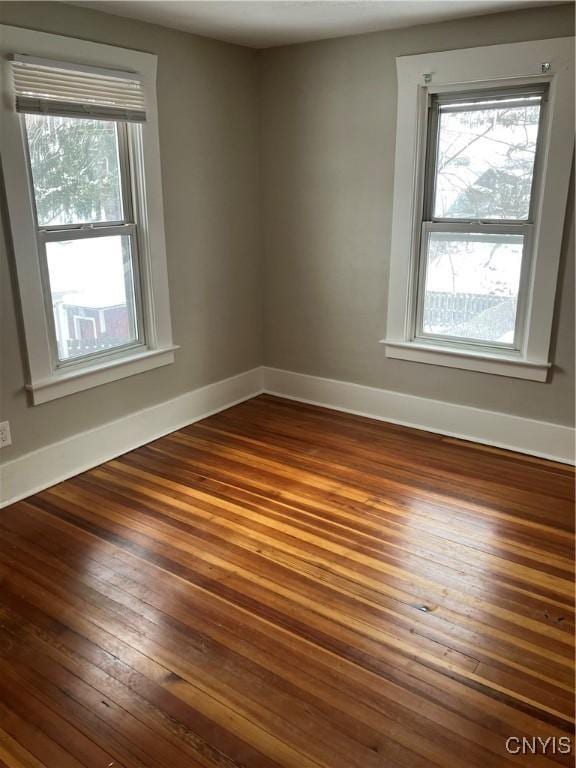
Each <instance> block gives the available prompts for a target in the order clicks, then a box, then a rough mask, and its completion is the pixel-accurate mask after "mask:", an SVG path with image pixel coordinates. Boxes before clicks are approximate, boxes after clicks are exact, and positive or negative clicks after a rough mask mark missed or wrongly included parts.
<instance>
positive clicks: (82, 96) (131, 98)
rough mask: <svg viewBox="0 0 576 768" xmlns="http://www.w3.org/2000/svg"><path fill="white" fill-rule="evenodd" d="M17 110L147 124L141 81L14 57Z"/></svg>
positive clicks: (125, 75)
mask: <svg viewBox="0 0 576 768" xmlns="http://www.w3.org/2000/svg"><path fill="white" fill-rule="evenodd" d="M11 63H12V73H13V77H14V90H15V94H16V110H17V111H18V112H26V113H32V114H43V115H60V116H62V117H85V118H92V119H95V120H126V121H129V122H138V123H139V122H144V121H145V120H146V105H145V101H144V89H143V87H142V82H141V79H140V77H139V76H138V75H137V74H135V73H133V72H122V71H118V70H112V69H104V68H101V67H88V66H84V65H81V64H74V63H71V62H60V61H53V60H51V59H38V58H34V57H32V56H27V55H23V54H13V56H12V62H11Z"/></svg>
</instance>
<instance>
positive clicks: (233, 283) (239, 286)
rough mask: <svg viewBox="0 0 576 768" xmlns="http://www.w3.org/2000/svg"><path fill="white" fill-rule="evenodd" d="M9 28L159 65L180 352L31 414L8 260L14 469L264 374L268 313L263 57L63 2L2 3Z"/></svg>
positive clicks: (7, 454)
mask: <svg viewBox="0 0 576 768" xmlns="http://www.w3.org/2000/svg"><path fill="white" fill-rule="evenodd" d="M0 21H1V22H3V23H5V24H11V25H15V26H23V27H30V28H34V29H39V30H42V31H46V32H54V33H58V34H63V35H70V36H73V37H80V38H84V39H88V40H93V41H96V42H102V43H109V44H112V45H119V46H124V47H126V48H136V49H139V50H144V51H148V52H151V53H155V54H157V55H158V57H159V58H158V106H159V123H160V151H161V161H162V175H163V191H164V211H165V225H166V239H167V253H168V272H169V279H170V296H171V305H172V321H173V330H174V341H175V343H176V344H179V345H180V350H179V351H178V352H177V353H176V362H175V363H174V365H171V366H167V367H164V368H159V369H157V370H154V371H149V372H146V373H142V374H140V375H138V376H132V377H130V378H127V379H123V380H121V381H117V382H114V383H111V384H107V385H104V386H101V387H97V388H95V389H91V390H88V391H85V392H80V393H77V394H75V395H72V396H70V397H66V398H64V399H61V400H54V401H52V402H50V403H46V404H44V405H40V406H35V407H30V406H29V405H28V404H27V400H26V396H25V393H24V391H23V389H22V387H23V384H24V382H25V370H24V361H23V357H22V353H21V350H22V336H21V334H20V333H19V331H18V322H17V314H16V304H15V300H14V281H13V280H11V279H10V275H9V272H8V270H9V266H8V265H9V261H7V259H6V253H5V252H3V253H2V255H1V269H2V275H1V284H2V295H1V312H2V317H1V349H0V364H1V366H2V402H1V408H0V413H1V415H2V419H9V420H10V422H11V427H12V437H13V441H14V445H13V446H12V447H11V448H7V449H5V450H3V451H2V457H1V458H2V461H7V460H10V459H12V458H15V457H16V456H19V455H21V454H24V453H27V452H28V451H31V450H33V449H35V448H38V447H40V446H43V445H47V444H49V443H52V442H54V441H57V440H61V439H63V438H65V437H68V436H70V435H72V434H74V433H76V432H81V431H84V430H87V429H90V428H92V427H95V426H97V425H99V424H101V423H103V422H106V421H112V420H114V419H117V418H120V417H121V416H123V415H125V414H127V413H129V412H132V411H136V410H139V409H141V408H146V407H148V406H151V405H154V404H156V403H160V402H163V401H165V400H168V399H170V398H172V397H176V396H178V395H179V394H182V393H183V392H187V391H189V390H191V389H194V388H196V387H200V386H203V385H205V384H209V383H211V382H213V381H217V380H219V379H222V378H225V377H227V376H232V375H234V374H237V373H240V372H241V371H244V370H248V369H250V368H253V367H254V366H256V365H259V364H260V363H261V359H262V343H261V342H262V327H261V320H262V312H261V281H260V272H261V270H260V234H259V232H260V225H259V214H258V203H259V198H258V183H259V165H258V107H257V100H258V77H257V65H258V62H257V54H256V53H255V52H254V51H252V50H249V49H246V48H241V47H239V46H234V45H228V44H225V43H219V42H215V41H211V40H208V39H205V38H201V37H197V36H193V35H188V34H185V33H180V32H176V31H173V30H168V29H164V28H162V27H157V26H154V25H151V24H144V23H139V22H137V21H133V20H128V19H122V18H119V17H117V16H111V15H108V14H103V13H98V12H95V11H91V10H88V9H84V8H76V7H74V6H70V5H61V4H58V3H50V2H47V3H22V2H14V3H12V2H11V3H4V4H2V5H1V7H0ZM3 218H4V230H5V231H4V235H5V236H6V234H7V232H6V230H7V227H6V217H5V216H4V217H3ZM1 242H2V244H3V243H4V238H2V241H1ZM2 250H3V251H5V249H4V248H2Z"/></svg>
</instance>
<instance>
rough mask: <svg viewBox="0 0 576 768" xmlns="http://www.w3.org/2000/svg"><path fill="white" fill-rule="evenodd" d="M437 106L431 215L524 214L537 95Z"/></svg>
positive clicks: (533, 150)
mask: <svg viewBox="0 0 576 768" xmlns="http://www.w3.org/2000/svg"><path fill="white" fill-rule="evenodd" d="M532 101H533V103H530V104H527V103H526V102H527V100H526V99H522V100H518V102H519V103H520V104H521V106H515V104H514V101H513V100H511V101H508V102H506V103H505V104H504V103H501V104H498V103H497V102H496V103H495V104H494V103H493V104H491V105H486V106H485V107H482V108H481V109H478V108H470V109H466V107H465V106H463V107H460V108H458V109H457V110H456V111H450V108H446V111H445V109H444V108H442V107H441V108H440V117H439V128H438V131H439V133H438V156H437V170H436V195H435V202H434V216H435V218H447V219H459V218H464V219H522V220H525V219H527V218H528V216H529V211H530V193H531V189H532V176H533V172H534V158H535V155H536V139H537V136H538V122H539V119H540V97H539V96H536V97H532Z"/></svg>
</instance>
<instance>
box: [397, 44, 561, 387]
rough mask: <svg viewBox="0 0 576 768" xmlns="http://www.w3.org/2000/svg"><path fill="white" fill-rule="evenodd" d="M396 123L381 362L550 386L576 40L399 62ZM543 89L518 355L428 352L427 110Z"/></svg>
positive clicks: (431, 346) (431, 345)
mask: <svg viewBox="0 0 576 768" xmlns="http://www.w3.org/2000/svg"><path fill="white" fill-rule="evenodd" d="M396 65H397V75H398V115H397V131H396V157H395V174H394V206H393V223H392V240H391V260H390V279H389V288H388V310H387V329H386V337H385V338H384V339H382V343H383V344H384V345H385V350H386V356H387V357H390V358H395V359H400V360H409V361H414V362H420V363H430V364H432V365H441V366H448V367H452V368H460V369H465V370H472V371H482V372H485V373H493V374H498V375H503V376H511V377H515V378H522V379H532V380H535V381H546V379H547V376H548V371H549V368H550V367H551V362H550V360H549V350H550V337H551V333H552V321H553V315H554V301H555V295H556V287H557V281H558V267H559V261H560V252H561V246H562V236H563V229H564V218H565V213H566V202H567V196H568V186H569V181H570V172H571V160H572V154H573V149H574V129H573V114H574V92H573V71H574V38H573V37H565V38H556V39H551V40H536V41H531V42H526V43H512V44H509V45H494V46H487V47H480V48H470V49H465V50H456V51H447V52H440V53H429V54H422V55H417V56H402V57H399V58H397V59H396ZM536 83H547V84H548V96H547V105H546V113H547V114H546V117H545V120H544V121H543V125H542V136H541V147H540V148H539V152H540V159H541V167H540V168H539V169H538V171H537V172H538V175H539V180H538V184H537V185H536V186H535V189H534V201H533V208H534V211H535V217H534V219H535V221H534V236H533V238H532V242H531V254H530V259H529V261H530V268H529V274H527V275H526V276H525V279H524V285H525V288H524V290H521V294H522V295H520V296H519V304H518V313H519V322H520V323H523V328H524V330H523V334H522V344H521V348H520V349H518V350H513V349H509V348H508V349H506V348H503V349H495V348H486V350H484V349H481V348H480V347H479V346H472V345H467V346H465V345H462V346H461V347H458V346H457V345H455V344H453V343H452V344H451V343H450V342H447V343H442V342H439V341H438V340H437V339H434V340H430V342H428V341H427V340H425V339H422V338H416V337H415V313H416V311H417V307H416V303H417V280H418V272H419V263H420V233H421V226H422V207H423V200H424V179H425V164H426V140H427V129H428V102H429V96H430V94H432V93H446V92H450V91H452V92H457V93H459V92H462V91H467V90H476V89H477V90H486V89H492V88H502V87H504V86H513V87H514V86H520V85H532V84H536Z"/></svg>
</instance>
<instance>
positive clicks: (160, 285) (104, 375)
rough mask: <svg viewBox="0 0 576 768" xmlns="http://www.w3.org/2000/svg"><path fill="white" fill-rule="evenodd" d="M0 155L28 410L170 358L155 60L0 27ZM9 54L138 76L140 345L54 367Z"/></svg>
mask: <svg viewBox="0 0 576 768" xmlns="http://www.w3.org/2000/svg"><path fill="white" fill-rule="evenodd" d="M0 41H1V42H0V66H1V68H2V96H1V101H2V103H1V104H0V151H1V152H2V158H3V166H4V177H5V184H6V193H7V203H8V214H9V218H10V227H11V232H12V240H13V244H14V255H15V261H16V274H17V278H18V288H19V293H20V302H21V310H22V320H23V326H24V335H25V340H26V347H27V357H28V370H29V380H28V382H27V384H26V385H25V387H26V389H27V390H28V391H29V392H30V394H31V398H32V402H33V404H34V405H39V404H41V403H45V402H47V401H49V400H53V399H55V398H59V397H64V396H66V395H70V394H73V393H75V392H79V391H82V390H85V389H89V388H91V387H95V386H99V385H101V384H106V383H108V382H111V381H115V380H117V379H121V378H125V377H126V376H132V375H134V374H137V373H142V372H143V371H147V370H150V369H152V368H158V367H160V366H163V365H168V364H170V363H172V362H173V361H174V351H175V350H176V349H177V348H178V347H177V346H175V345H174V344H173V342H172V325H171V318H170V302H169V293H168V272H167V264H166V246H165V235H164V212H163V203H162V177H161V167H160V149H159V146H160V145H159V137H158V114H157V104H156V68H157V57H156V56H155V55H152V54H148V53H141V52H139V51H132V50H128V49H124V48H116V47H114V46H109V45H102V44H99V43H91V42H86V41H84V40H77V39H75V38H70V37H63V36H61V35H52V34H47V33H44V32H36V31H33V30H28V29H21V28H19V27H9V26H6V25H0ZM13 53H20V54H28V55H30V56H35V57H42V58H47V59H54V60H57V61H67V62H70V63H73V64H79V65H88V66H96V67H105V68H108V69H110V68H113V69H118V70H124V71H130V72H137V73H138V74H139V75H140V77H141V78H142V83H143V89H144V93H145V98H146V117H147V119H146V122H145V123H144V124H142V125H141V126H140V125H139V126H138V128H137V129H133V130H129V133H130V138H131V143H132V146H131V162H132V166H133V167H132V169H131V171H132V174H131V175H132V183H133V185H134V195H133V199H134V203H135V208H137V210H135V211H134V213H135V217H136V221H137V222H138V254H139V270H140V282H141V287H142V317H143V322H144V327H145V333H146V338H145V344H142V345H136V346H134V347H133V348H130V349H125V350H114V349H112V350H111V351H110V354H103V355H98V356H95V357H93V358H90V359H88V358H87V359H86V360H81V361H79V362H78V363H77V364H70V365H68V364H67V365H60V366H59V365H57V364H56V363H55V360H54V354H53V338H52V337H53V335H54V334H53V330H52V329H51V328H50V315H49V313H48V312H46V311H45V291H44V290H43V277H42V260H41V253H40V249H39V243H38V239H37V228H36V222H35V216H34V194H33V189H32V187H31V179H30V174H29V173H28V164H27V157H26V152H27V148H26V145H25V136H24V133H23V131H22V122H21V116H20V115H19V114H18V113H17V112H16V110H15V99H14V92H13V86H12V78H11V72H10V62H9V59H8V57H9V56H10V55H11V54H13Z"/></svg>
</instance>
